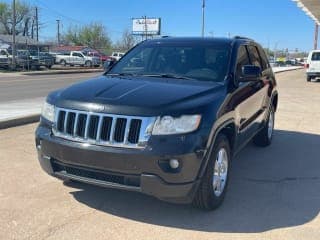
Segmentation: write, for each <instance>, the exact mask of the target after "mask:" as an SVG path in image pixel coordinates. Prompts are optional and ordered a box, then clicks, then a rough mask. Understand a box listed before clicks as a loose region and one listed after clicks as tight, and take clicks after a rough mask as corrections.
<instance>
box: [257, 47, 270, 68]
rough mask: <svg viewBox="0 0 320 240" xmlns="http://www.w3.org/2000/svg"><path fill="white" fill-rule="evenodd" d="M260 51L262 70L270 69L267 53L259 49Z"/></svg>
mask: <svg viewBox="0 0 320 240" xmlns="http://www.w3.org/2000/svg"><path fill="white" fill-rule="evenodd" d="M258 51H259V55H260V59H261V65H262V70H265V69H268V68H269V63H268V59H267V55H266V53H265V51H264V50H263V49H262V48H258Z"/></svg>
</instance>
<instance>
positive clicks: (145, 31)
mask: <svg viewBox="0 0 320 240" xmlns="http://www.w3.org/2000/svg"><path fill="white" fill-rule="evenodd" d="M143 19H144V35H145V40H147V39H148V25H147V16H144V17H143Z"/></svg>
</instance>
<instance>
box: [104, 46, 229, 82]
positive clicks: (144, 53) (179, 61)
mask: <svg viewBox="0 0 320 240" xmlns="http://www.w3.org/2000/svg"><path fill="white" fill-rule="evenodd" d="M229 48H230V47H229V46H228V45H226V44H225V45H221V44H220V45H219V46H215V45H212V44H211V45H205V46H202V43H190V44H187V45H182V46H181V44H179V45H177V44H172V45H169V44H163V45H160V44H142V45H140V46H138V47H136V48H134V49H133V50H132V51H131V52H129V53H128V54H127V55H125V56H124V57H123V58H122V59H121V60H120V61H119V62H118V63H117V64H116V65H115V66H114V67H113V68H112V69H111V70H110V71H109V72H108V73H107V74H121V75H126V74H129V75H146V76H155V77H156V76H160V77H162V76H173V77H174V76H178V77H179V78H183V79H194V80H201V81H215V82H221V81H223V80H224V77H225V75H226V73H227V68H228V60H229Z"/></svg>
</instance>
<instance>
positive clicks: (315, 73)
mask: <svg viewBox="0 0 320 240" xmlns="http://www.w3.org/2000/svg"><path fill="white" fill-rule="evenodd" d="M306 73H307V81H308V82H310V81H311V79H313V78H317V77H320V50H312V51H310V52H309V55H308V59H307V64H306Z"/></svg>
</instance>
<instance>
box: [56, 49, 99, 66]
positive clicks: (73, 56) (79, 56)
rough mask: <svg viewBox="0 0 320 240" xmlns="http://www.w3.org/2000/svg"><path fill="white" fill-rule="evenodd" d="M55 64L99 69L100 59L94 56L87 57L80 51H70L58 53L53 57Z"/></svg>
mask: <svg viewBox="0 0 320 240" xmlns="http://www.w3.org/2000/svg"><path fill="white" fill-rule="evenodd" d="M55 59H56V63H57V64H61V65H64V66H65V65H70V66H74V65H80V66H86V67H92V66H94V67H99V66H100V64H101V61H100V58H99V57H95V56H87V55H85V54H84V53H82V52H80V51H71V52H65V53H60V54H59V53H58V54H56V55H55Z"/></svg>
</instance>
